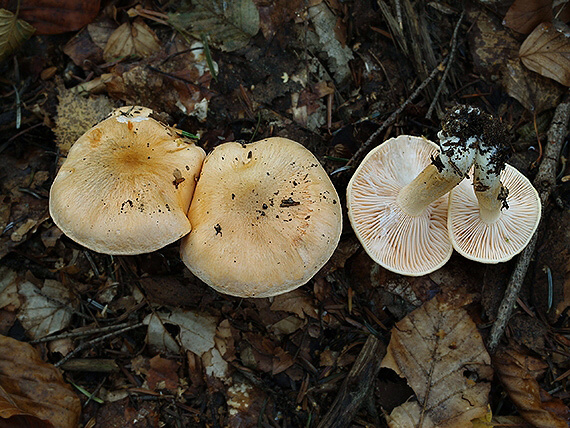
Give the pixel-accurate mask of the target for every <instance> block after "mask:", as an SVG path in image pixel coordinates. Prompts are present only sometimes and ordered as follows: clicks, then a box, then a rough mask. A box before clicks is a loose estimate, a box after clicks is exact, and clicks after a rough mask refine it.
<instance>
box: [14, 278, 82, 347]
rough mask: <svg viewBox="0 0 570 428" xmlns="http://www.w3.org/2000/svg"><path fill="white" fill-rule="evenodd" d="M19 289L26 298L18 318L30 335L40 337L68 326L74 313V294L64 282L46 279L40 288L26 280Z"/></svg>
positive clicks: (34, 337)
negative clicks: (72, 301) (72, 303)
mask: <svg viewBox="0 0 570 428" xmlns="http://www.w3.org/2000/svg"><path fill="white" fill-rule="evenodd" d="M18 291H19V293H20V295H21V296H22V297H23V298H24V304H23V305H22V307H21V308H20V311H19V312H18V319H19V320H20V322H21V323H22V325H23V326H24V328H25V329H26V331H27V333H28V334H29V335H30V337H32V338H33V339H39V338H41V337H45V336H47V335H48V334H51V333H54V332H56V331H59V330H62V329H63V328H65V327H67V325H68V324H69V321H70V320H71V315H72V313H73V308H72V306H71V300H72V296H71V294H70V292H69V290H68V289H67V288H65V287H64V286H63V284H61V283H60V282H58V281H54V280H53V279H46V280H45V281H44V284H43V286H42V287H41V289H40V288H38V287H36V286H35V285H34V284H32V283H31V282H30V281H24V282H22V283H21V284H20V285H19V286H18Z"/></svg>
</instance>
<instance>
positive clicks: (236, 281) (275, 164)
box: [181, 137, 342, 297]
mask: <svg viewBox="0 0 570 428" xmlns="http://www.w3.org/2000/svg"><path fill="white" fill-rule="evenodd" d="M188 218H189V219H190V222H191V223H192V228H193V229H192V231H191V232H190V233H189V234H188V235H187V236H186V237H185V238H184V239H183V240H182V245H181V257H182V260H183V261H184V263H185V264H186V266H188V268H189V269H190V270H191V271H192V272H193V273H194V274H195V275H196V276H197V277H198V278H200V279H201V280H202V281H204V282H205V283H206V284H208V285H209V286H211V287H212V288H214V289H215V290H217V291H219V292H221V293H225V294H230V295H233V296H239V297H269V296H275V295H278V294H282V293H285V292H288V291H291V290H293V289H295V288H297V287H299V286H301V285H303V284H305V283H307V282H308V281H309V280H310V279H311V278H312V277H313V276H314V275H315V274H316V273H317V272H318V271H319V270H320V269H321V267H323V265H324V264H325V263H326V262H327V260H328V259H329V258H330V257H331V255H332V253H333V251H334V250H335V248H336V246H337V244H338V241H339V239H340V234H341V230H342V213H341V207H340V202H339V198H338V195H337V193H336V190H335V188H334V186H333V185H332V183H331V181H330V179H329V177H328V175H327V174H326V172H325V170H324V169H323V167H322V166H321V164H320V163H319V161H318V160H317V159H316V158H315V156H314V155H313V154H312V153H311V152H310V151H309V150H307V149H306V148H305V147H303V146H302V145H301V144H299V143H296V142H294V141H291V140H288V139H286V138H279V137H275V138H268V139H265V140H261V141H258V142H255V143H251V144H241V143H237V142H230V143H224V144H221V145H220V146H218V147H216V148H215V149H214V150H213V151H212V152H211V153H210V154H209V155H208V156H207V157H206V160H205V161H204V165H203V168H202V172H201V173H200V178H199V180H198V184H197V186H196V191H195V194H194V198H193V201H192V204H191V206H190V210H189V211H188Z"/></svg>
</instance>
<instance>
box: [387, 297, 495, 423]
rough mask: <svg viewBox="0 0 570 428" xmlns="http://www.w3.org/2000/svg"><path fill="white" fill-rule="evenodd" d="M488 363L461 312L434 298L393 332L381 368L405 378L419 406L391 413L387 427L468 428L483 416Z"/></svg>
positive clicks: (489, 374) (489, 373) (473, 329)
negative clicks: (419, 425) (431, 427)
mask: <svg viewBox="0 0 570 428" xmlns="http://www.w3.org/2000/svg"><path fill="white" fill-rule="evenodd" d="M490 360H491V359H490V357H489V354H488V353H487V350H486V349H485V346H484V345H483V340H482V338H481V335H480V334H479V332H478V331H477V327H476V326H475V323H474V322H473V321H472V320H471V318H470V317H469V314H468V313H467V312H466V311H465V310H464V309H461V308H458V307H456V305H452V304H449V303H448V302H446V301H443V299H442V298H441V297H439V296H437V297H435V298H434V299H432V300H430V301H429V302H427V303H425V304H424V305H423V306H421V307H420V308H418V309H416V310H415V311H413V312H411V313H410V314H409V315H408V316H407V317H405V318H404V319H402V320H401V321H400V322H398V323H397V324H396V326H395V327H394V328H393V329H392V337H391V339H390V344H389V345H388V349H387V351H386V356H385V357H384V360H383V361H382V367H387V368H390V369H392V370H394V371H395V372H396V373H398V375H400V376H401V377H404V378H406V379H407V381H408V384H409V385H410V386H411V388H412V389H413V390H414V392H415V394H416V398H417V401H418V403H417V404H415V405H414V404H411V403H407V405H406V406H404V408H403V409H402V408H397V409H394V411H393V412H392V414H391V418H392V422H391V426H394V427H406V426H416V425H417V424H418V423H419V422H420V421H423V425H422V426H424V427H429V426H437V427H439V428H444V427H449V428H451V427H453V428H459V427H471V420H473V419H475V418H478V417H481V416H483V415H485V413H486V412H487V404H488V403H487V400H488V394H489V390H490V388H491V384H490V380H491V377H492V369H491V367H490V365H489V364H490ZM406 418H411V419H410V420H413V421H414V422H413V423H412V424H410V423H409V420H408V419H406ZM406 421H408V422H406ZM430 423H431V424H432V425H430Z"/></svg>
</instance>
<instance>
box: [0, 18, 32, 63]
mask: <svg viewBox="0 0 570 428" xmlns="http://www.w3.org/2000/svg"><path fill="white" fill-rule="evenodd" d="M34 31H35V28H34V27H32V26H31V25H30V24H28V23H27V22H26V21H24V20H22V19H18V17H17V16H16V15H14V14H13V13H12V12H10V11H9V10H6V9H0V62H2V61H4V59H5V58H6V57H7V56H8V55H10V54H11V53H12V52H14V51H15V50H16V49H18V48H19V47H20V46H21V45H22V43H24V41H26V40H27V39H29V38H30V37H31V35H32V34H34Z"/></svg>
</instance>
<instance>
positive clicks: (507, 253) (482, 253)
mask: <svg viewBox="0 0 570 428" xmlns="http://www.w3.org/2000/svg"><path fill="white" fill-rule="evenodd" d="M501 182H502V183H503V185H504V186H505V187H506V188H507V189H508V191H509V193H508V196H507V199H506V202H507V204H508V206H509V207H508V209H503V210H501V213H500V215H499V217H498V219H497V220H496V221H495V222H493V223H490V224H487V223H485V222H483V221H482V220H481V217H480V216H479V203H478V200H477V197H476V195H475V191H474V190H473V185H472V183H471V181H470V180H467V179H466V180H463V181H462V182H461V184H459V185H458V186H457V187H456V188H455V189H453V190H452V191H451V192H450V197H449V214H448V229H449V236H450V238H451V241H452V244H453V247H454V248H455V250H456V251H457V252H458V253H460V254H461V255H463V256H464V257H466V258H468V259H471V260H475V261H478V262H481V263H488V264H494V263H500V262H506V261H508V260H510V259H512V258H513V257H514V256H516V255H517V254H518V253H520V252H521V251H522V250H523V249H524V247H526V246H527V244H528V243H529V241H530V239H531V238H532V235H533V234H534V232H535V230H536V228H537V227H538V223H539V221H540V212H541V204H540V197H539V196H538V192H537V191H536V190H535V188H534V187H533V186H532V184H531V183H530V181H528V179H527V178H526V177H525V176H524V175H523V174H522V173H520V172H519V171H518V170H517V169H516V168H513V167H512V166H510V165H508V164H507V165H506V167H505V169H504V170H503V171H502V172H501Z"/></svg>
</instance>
